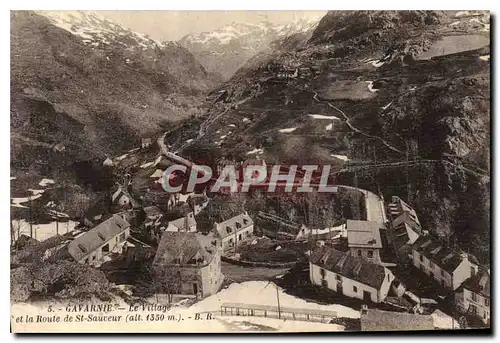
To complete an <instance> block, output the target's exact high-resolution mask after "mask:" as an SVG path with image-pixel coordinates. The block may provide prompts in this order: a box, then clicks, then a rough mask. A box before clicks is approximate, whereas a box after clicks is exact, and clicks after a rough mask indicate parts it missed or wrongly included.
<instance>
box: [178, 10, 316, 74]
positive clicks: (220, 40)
mask: <svg viewBox="0 0 500 343" xmlns="http://www.w3.org/2000/svg"><path fill="white" fill-rule="evenodd" d="M319 19H320V18H317V19H311V20H305V19H301V20H299V21H297V22H294V23H290V24H286V25H275V24H272V23H270V22H266V21H263V22H260V23H258V24H244V23H232V24H230V25H227V26H225V27H223V28H221V29H219V30H216V31H213V32H202V33H197V34H189V35H187V36H185V37H183V38H182V39H181V40H180V41H179V44H181V45H182V46H184V47H185V48H187V49H188V50H189V51H191V52H192V53H193V54H194V55H195V56H196V58H197V60H199V61H200V63H201V64H202V65H203V66H204V67H205V68H206V69H207V70H208V71H210V72H214V73H218V74H220V75H222V77H223V78H224V79H225V80H227V79H229V78H230V77H231V76H233V74H234V73H235V72H236V71H237V70H238V69H239V68H240V67H242V66H243V65H244V64H245V63H246V62H247V61H248V60H249V59H251V58H252V57H253V56H255V55H256V54H258V53H260V52H262V51H268V50H270V49H271V47H272V45H273V44H272V43H273V42H274V41H276V40H280V39H283V38H285V37H288V36H291V35H294V34H306V35H307V34H311V33H312V31H313V29H314V27H315V26H316V25H317V23H318V21H319Z"/></svg>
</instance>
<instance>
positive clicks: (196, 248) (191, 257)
mask: <svg viewBox="0 0 500 343" xmlns="http://www.w3.org/2000/svg"><path fill="white" fill-rule="evenodd" d="M218 248H219V242H218V241H217V239H216V238H215V237H214V235H213V234H208V235H206V236H205V235H203V234H201V233H197V232H169V231H165V232H164V233H163V235H162V237H161V240H160V244H159V245H158V249H157V250H156V254H155V258H154V261H153V264H155V265H159V264H167V265H168V264H175V265H200V266H202V265H207V264H209V263H210V262H211V261H212V258H213V256H214V255H215V253H216V251H217V250H216V249H218Z"/></svg>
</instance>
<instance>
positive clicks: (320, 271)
mask: <svg viewBox="0 0 500 343" xmlns="http://www.w3.org/2000/svg"><path fill="white" fill-rule="evenodd" d="M319 273H320V274H321V277H323V278H324V277H325V274H326V273H325V270H324V269H320V270H319Z"/></svg>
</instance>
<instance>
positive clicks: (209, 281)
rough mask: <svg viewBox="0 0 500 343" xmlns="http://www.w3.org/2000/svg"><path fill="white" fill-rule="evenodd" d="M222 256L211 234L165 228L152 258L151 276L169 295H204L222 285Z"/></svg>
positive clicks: (200, 296) (210, 293) (220, 249)
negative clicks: (166, 229)
mask: <svg viewBox="0 0 500 343" xmlns="http://www.w3.org/2000/svg"><path fill="white" fill-rule="evenodd" d="M221 255H222V248H221V244H220V241H219V240H218V239H217V238H216V237H215V235H214V234H212V233H210V234H208V235H203V234H201V233H193V232H169V231H166V232H164V233H163V235H162V237H161V240H160V243H159V245H158V249H157V250H156V254H155V258H154V260H153V271H154V275H155V278H156V280H157V281H158V282H159V283H160V284H161V285H163V289H164V290H165V291H166V292H168V293H169V294H184V295H192V296H196V297H198V298H205V297H207V296H210V295H212V294H215V293H217V291H218V290H219V288H220V287H221V285H222V281H223V279H224V276H223V274H222V272H221Z"/></svg>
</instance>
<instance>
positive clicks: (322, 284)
mask: <svg viewBox="0 0 500 343" xmlns="http://www.w3.org/2000/svg"><path fill="white" fill-rule="evenodd" d="M321 286H323V287H328V281H326V279H322V280H321Z"/></svg>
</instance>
